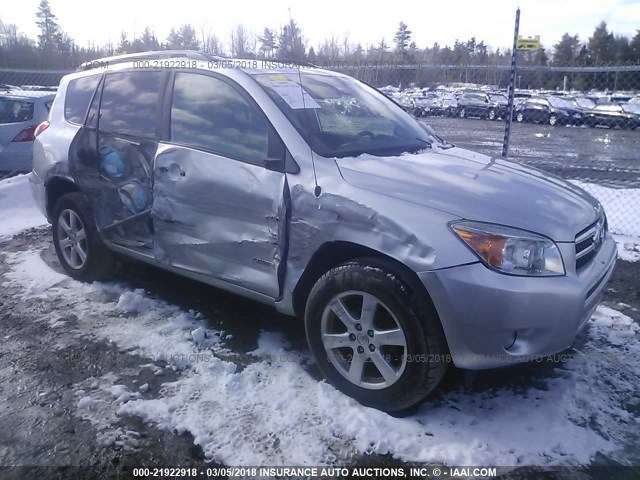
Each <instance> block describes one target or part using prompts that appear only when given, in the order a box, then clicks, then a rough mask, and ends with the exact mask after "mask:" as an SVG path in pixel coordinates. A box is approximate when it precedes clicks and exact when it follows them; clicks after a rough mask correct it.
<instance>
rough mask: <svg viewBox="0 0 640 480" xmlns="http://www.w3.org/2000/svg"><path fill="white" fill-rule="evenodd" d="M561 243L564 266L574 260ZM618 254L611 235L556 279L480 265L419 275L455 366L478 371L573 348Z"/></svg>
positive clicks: (570, 250)
mask: <svg viewBox="0 0 640 480" xmlns="http://www.w3.org/2000/svg"><path fill="white" fill-rule="evenodd" d="M559 247H560V248H561V251H562V254H563V258H564V261H565V265H574V264H575V251H574V244H572V243H565V244H559ZM572 253H573V255H572ZM616 254H617V251H616V244H615V242H614V240H613V239H612V238H611V237H610V236H609V237H607V238H606V239H605V241H604V242H603V244H602V246H601V248H600V250H599V251H598V254H597V255H596V256H595V257H594V258H593V259H592V260H591V262H590V263H589V264H588V265H586V266H584V267H583V268H581V269H580V271H578V272H576V271H575V268H571V267H567V274H566V275H565V276H562V277H537V278H536V277H515V276H509V275H504V274H500V273H497V272H494V271H492V270H489V269H488V268H486V267H485V266H484V265H483V264H481V263H474V264H470V265H463V266H459V267H453V268H449V269H443V270H437V271H433V272H422V273H419V274H418V276H419V277H420V279H421V280H422V282H423V284H424V285H425V287H426V289H427V291H428V292H429V294H430V295H431V298H432V300H433V302H434V305H435V307H436V310H437V311H438V314H439V316H440V320H441V322H442V326H443V329H444V332H445V336H446V338H447V343H448V345H449V350H450V352H451V357H452V360H453V363H454V364H455V365H456V366H457V367H460V368H467V369H472V370H481V369H486V368H494V367H501V366H505V365H510V364H514V363H520V362H525V361H529V360H533V359H535V358H538V357H540V356H545V355H551V354H554V353H558V352H561V351H562V350H564V349H566V348H568V347H569V346H571V344H572V343H573V341H574V340H575V338H576V335H577V334H578V332H579V331H580V330H581V329H582V328H583V327H584V325H585V324H586V322H587V320H589V318H591V315H592V314H593V312H594V311H595V309H596V307H597V306H598V303H599V302H600V299H601V297H602V291H603V289H604V287H605V285H606V283H607V281H608V280H609V277H610V276H611V273H612V271H613V267H614V265H615V261H616ZM572 262H573V263H572ZM514 337H515V342H513V339H514ZM511 343H513V344H512V345H510V344H511Z"/></svg>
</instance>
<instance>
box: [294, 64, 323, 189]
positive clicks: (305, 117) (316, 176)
mask: <svg viewBox="0 0 640 480" xmlns="http://www.w3.org/2000/svg"><path fill="white" fill-rule="evenodd" d="M298 80H299V81H300V95H301V96H302V111H303V116H304V121H305V124H306V127H307V134H308V133H309V132H310V129H309V119H308V118H307V105H306V103H305V101H304V87H303V86H302V74H301V73H300V65H298ZM309 151H310V153H311V165H312V167H313V181H314V183H315V185H316V187H315V188H314V190H313V194H314V195H315V197H316V198H318V197H319V196H320V194H321V193H322V188H320V185H318V175H317V174H316V162H315V159H314V156H313V147H311V145H309Z"/></svg>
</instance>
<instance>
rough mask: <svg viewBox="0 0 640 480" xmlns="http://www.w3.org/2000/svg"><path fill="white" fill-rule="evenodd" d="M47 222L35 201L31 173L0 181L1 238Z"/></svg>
mask: <svg viewBox="0 0 640 480" xmlns="http://www.w3.org/2000/svg"><path fill="white" fill-rule="evenodd" d="M46 224H47V219H46V218H44V216H43V215H42V213H40V210H38V208H37V207H36V206H35V204H34V203H33V198H32V197H31V189H30V188H29V175H18V176H16V177H11V178H7V179H5V180H1V181H0V240H5V239H7V238H10V237H12V236H13V235H15V234H16V233H20V232H21V231H22V230H26V229H28V228H32V227H39V226H41V225H46Z"/></svg>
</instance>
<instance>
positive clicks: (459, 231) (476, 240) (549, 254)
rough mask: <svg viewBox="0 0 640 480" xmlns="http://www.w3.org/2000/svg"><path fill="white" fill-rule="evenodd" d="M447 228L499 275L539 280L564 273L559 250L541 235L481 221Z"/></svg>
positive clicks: (454, 224)
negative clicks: (497, 271)
mask: <svg viewBox="0 0 640 480" xmlns="http://www.w3.org/2000/svg"><path fill="white" fill-rule="evenodd" d="M450 226H451V229H452V230H453V231H454V232H455V234H456V235H457V236H458V237H460V239H462V241H463V242H464V243H466V244H467V245H468V246H469V248H471V250H473V251H474V252H475V253H476V254H477V255H478V257H480V260H482V261H483V262H484V263H485V264H486V265H488V266H490V267H491V268H494V269H496V270H499V271H500V272H503V273H507V274H511V275H523V276H538V277H551V276H558V275H564V274H565V271H564V264H563V263H562V255H560V250H558V247H557V245H556V244H555V243H554V242H553V241H552V240H550V239H548V238H546V237H543V236H542V235H537V234H535V233H531V232H527V231H524V230H519V229H517V228H510V227H503V226H501V225H494V224H490V223H480V222H468V221H462V222H454V223H451V224H450Z"/></svg>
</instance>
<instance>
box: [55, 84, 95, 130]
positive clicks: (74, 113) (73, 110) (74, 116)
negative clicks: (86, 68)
mask: <svg viewBox="0 0 640 480" xmlns="http://www.w3.org/2000/svg"><path fill="white" fill-rule="evenodd" d="M99 81H100V75H92V76H90V77H82V78H78V79H76V80H71V81H70V82H69V86H68V87H67V94H66V96H65V100H64V118H66V119H67V121H68V122H71V123H77V124H79V125H82V123H83V122H84V117H85V115H86V114H87V109H88V108H89V102H90V101H91V97H93V92H95V90H96V87H97V86H98V82H99Z"/></svg>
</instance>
